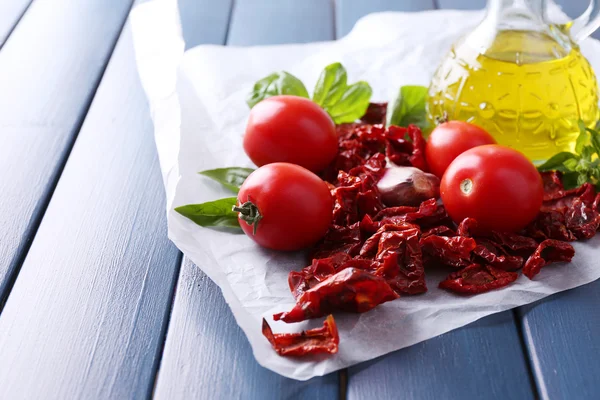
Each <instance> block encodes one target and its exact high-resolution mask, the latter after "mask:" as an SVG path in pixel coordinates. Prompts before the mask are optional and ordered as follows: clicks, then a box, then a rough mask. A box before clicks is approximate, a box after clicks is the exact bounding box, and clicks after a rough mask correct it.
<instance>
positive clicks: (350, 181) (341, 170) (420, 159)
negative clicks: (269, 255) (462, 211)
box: [274, 115, 600, 354]
mask: <svg viewBox="0 0 600 400" xmlns="http://www.w3.org/2000/svg"><path fill="white" fill-rule="evenodd" d="M369 119H370V121H368V122H374V120H375V121H376V120H377V119H378V116H377V115H375V116H373V115H371V116H369ZM337 129H338V133H339V153H338V155H337V157H336V159H335V161H334V162H333V164H332V165H331V166H330V168H329V169H328V170H327V171H326V172H325V174H324V178H325V179H326V180H327V181H328V182H329V183H330V185H331V193H332V195H333V197H334V199H335V208H334V211H333V212H334V218H333V225H332V226H331V228H330V229H329V232H328V233H327V235H326V236H325V238H324V239H323V240H322V241H321V242H320V243H319V244H318V245H317V246H316V247H315V248H314V249H313V251H312V254H311V260H312V262H311V263H310V265H309V266H307V267H305V268H303V269H302V270H301V271H293V272H291V273H290V275H289V285H290V289H291V291H292V293H293V295H294V297H295V298H296V306H295V307H294V308H293V309H292V310H290V311H288V312H285V313H280V314H277V315H275V316H274V318H275V319H276V320H283V321H285V322H298V321H303V320H306V319H310V318H315V317H320V316H325V315H328V314H330V313H333V312H338V311H348V312H365V311H368V310H370V309H372V308H373V307H375V306H377V305H378V304H381V303H384V302H386V301H390V300H394V299H397V298H399V297H401V296H409V295H417V294H421V293H425V292H426V291H427V286H426V284H425V274H426V271H427V270H428V269H429V268H438V269H439V268H440V267H442V268H446V269H447V270H448V276H447V277H446V279H444V280H443V281H442V282H440V283H439V287H440V288H443V289H445V290H449V291H451V292H455V293H459V294H463V295H472V294H478V293H483V292H487V291H490V290H493V289H498V288H501V287H504V286H507V285H510V284H511V283H512V282H514V281H515V280H516V279H517V277H518V276H519V273H520V272H519V271H521V272H522V273H523V274H524V275H525V276H527V277H528V278H529V279H533V277H534V276H535V275H536V274H537V273H538V272H539V271H540V270H541V268H542V267H544V266H545V265H547V264H549V263H552V262H556V261H570V260H571V258H572V257H573V255H574V249H573V247H572V246H571V245H570V244H569V243H568V242H569V241H574V240H578V239H588V238H591V237H592V236H594V235H595V234H596V231H597V230H598V226H599V224H600V214H599V213H598V207H599V204H600V195H596V191H595V189H594V187H593V186H592V185H590V184H584V185H583V186H581V187H579V188H577V189H573V190H564V188H563V186H562V183H561V176H560V174H559V173H555V172H553V173H544V174H543V180H544V190H545V196H544V203H543V206H542V208H541V210H540V213H539V216H538V217H537V218H536V219H535V220H534V221H533V222H532V223H531V224H530V225H529V226H527V227H526V228H525V229H524V230H523V231H522V232H519V233H518V234H516V233H506V232H490V233H487V234H483V235H476V234H473V232H476V229H475V228H476V226H477V221H476V220H474V219H470V218H468V219H465V220H464V221H462V222H460V223H459V224H458V225H457V224H456V223H454V222H453V221H452V220H451V219H450V218H449V217H448V215H447V213H446V211H445V209H444V206H443V204H441V202H440V201H439V199H430V200H427V201H424V202H423V203H422V204H421V205H420V206H419V207H408V206H402V207H391V208H385V207H384V205H383V204H382V202H381V200H380V195H379V192H378V190H377V186H376V183H377V181H378V179H379V178H380V177H381V174H382V173H383V169H384V168H385V165H386V162H388V161H386V159H387V160H389V162H393V163H395V164H397V165H412V166H415V167H417V168H420V169H422V170H425V171H427V164H426V161H425V157H424V149H425V140H424V139H423V137H422V135H421V131H420V130H419V128H417V127H415V126H409V127H408V128H399V127H393V126H392V127H389V128H385V127H384V125H382V124H372V123H367V122H361V123H355V124H344V125H340V126H338V128H337ZM310 332H312V331H308V332H307V333H308V334H309V335H310ZM316 332H317V336H318V339H315V338H314V337H312V338H308V337H306V336H300V337H298V336H296V338H295V340H297V341H298V342H297V344H298V345H300V347H296V350H297V349H299V348H302V349H303V350H302V352H301V353H302V354H304V353H306V350H310V351H308V352H319V351H325V352H333V351H331V348H332V341H335V342H336V343H337V331H336V330H335V325H334V323H333V320H329V319H328V320H327V321H326V323H325V325H324V327H323V328H320V329H319V330H317V331H316ZM307 333H303V335H306V334H307ZM313 334H314V332H313ZM323 334H325V336H323ZM307 340H308V342H307ZM307 343H309V344H310V345H309V346H308V347H304V346H305V345H306V344H307ZM311 346H312V347H311ZM320 346H325V347H323V348H321V347H320ZM280 347H281V348H283V347H285V346H280ZM309 348H310V349H309ZM335 350H336V351H337V344H336V345H335Z"/></svg>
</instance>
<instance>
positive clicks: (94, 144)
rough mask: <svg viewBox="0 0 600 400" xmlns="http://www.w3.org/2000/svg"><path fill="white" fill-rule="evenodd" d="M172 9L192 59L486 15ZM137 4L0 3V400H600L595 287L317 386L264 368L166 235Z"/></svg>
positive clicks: (193, 0) (280, 4)
mask: <svg viewBox="0 0 600 400" xmlns="http://www.w3.org/2000/svg"><path fill="white" fill-rule="evenodd" d="M179 3H180V8H181V14H182V23H183V32H184V36H185V39H186V44H187V46H188V47H192V46H195V45H199V44H205V43H213V44H225V45H261V44H272V43H292V42H310V41H320V40H333V39H336V38H339V37H341V36H343V35H344V34H346V33H348V31H349V30H350V29H351V28H352V26H353V24H354V23H355V22H356V21H357V20H358V19H359V18H360V17H361V16H363V15H365V14H368V13H371V12H376V11H384V10H395V11H421V10H429V9H434V8H462V9H467V8H483V7H484V1H483V0H336V1H332V0H235V1H234V0H180V1H179ZM562 3H563V5H564V6H565V7H567V11H568V12H569V13H570V14H571V13H572V14H573V15H574V14H576V13H577V12H581V11H582V10H583V9H584V8H585V5H584V4H583V3H585V1H584V0H582V1H568V0H565V1H563V2H562ZM132 5H133V4H132V1H131V0H85V1H83V0H1V1H0V311H1V314H0V399H79V398H85V399H108V398H110V399H140V398H146V397H151V396H155V397H156V398H159V399H196V398H198V399H282V398H293V399H321V398H322V399H338V398H340V399H343V398H350V399H388V398H390V399H391V398H407V399H468V398H486V399H530V398H543V399H598V398H600V380H599V379H598V378H599V377H600V358H599V356H600V282H595V283H592V284H590V285H587V286H584V287H581V288H579V289H576V290H571V291H568V292H565V293H562V294H559V295H556V296H553V297H551V298H550V299H547V300H545V301H541V302H538V303H535V304H533V305H530V306H527V307H522V308H520V309H517V310H515V311H514V312H512V311H511V312H503V313H500V314H496V315H492V316H490V317H488V318H485V319H482V320H480V321H478V322H476V323H474V324H471V325H469V326H466V327H464V328H462V329H458V330H456V331H453V332H450V333H447V334H445V335H442V336H439V337H437V338H434V339H432V340H429V341H426V342H424V343H420V344H417V345H415V346H412V347H410V348H407V349H404V350H401V351H397V352H395V353H392V354H389V355H387V356H384V357H381V358H379V359H376V360H374V361H371V362H367V363H364V364H361V365H358V366H355V367H352V368H349V369H348V370H343V371H340V372H339V373H333V374H330V375H328V376H325V377H322V378H315V379H312V380H310V381H308V382H297V381H293V380H290V379H286V378H282V377H280V376H279V375H276V374H275V373H272V372H270V371H268V370H266V369H264V368H262V367H260V366H259V365H258V364H257V363H256V361H255V360H254V358H253V356H252V352H251V349H250V346H249V344H248V342H247V340H246V338H245V337H244V335H243V334H242V332H241V330H240V329H239V328H238V326H237V325H236V323H235V321H234V319H233V316H232V315H231V312H230V311H229V309H228V307H227V305H226V304H225V302H224V300H223V298H222V296H221V293H220V292H219V290H218V288H217V287H216V286H215V285H214V284H213V283H212V282H211V281H210V280H209V279H208V278H207V277H206V276H205V275H204V274H203V273H202V272H201V271H200V270H199V269H198V268H197V267H196V266H194V265H193V264H192V263H191V262H190V261H189V260H187V259H186V258H185V257H182V255H181V254H180V253H179V252H178V251H177V249H176V248H175V247H174V246H173V245H172V244H171V243H170V242H169V240H168V239H167V234H166V220H165V199H164V189H163V187H162V180H161V176H160V171H159V166H158V159H157V155H156V150H155V145H154V142H153V136H152V123H151V121H150V117H149V111H148V106H147V102H146V100H145V97H144V94H143V91H142V89H141V86H140V83H139V80H138V77H137V72H136V67H135V62H134V57H133V49H132V41H131V33H130V28H129V25H128V23H127V16H128V13H129V11H130V9H131V7H132ZM257 329H258V327H257Z"/></svg>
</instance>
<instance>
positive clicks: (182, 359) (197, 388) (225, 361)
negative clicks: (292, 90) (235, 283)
mask: <svg viewBox="0 0 600 400" xmlns="http://www.w3.org/2000/svg"><path fill="white" fill-rule="evenodd" d="M251 6H252V7H251ZM308 6H310V7H308ZM253 7H256V8H253ZM253 10H254V11H253ZM256 10H260V11H261V12H258V11H256ZM264 10H268V12H263V11H264ZM182 12H183V11H182ZM309 17H310V21H312V22H311V24H310V26H303V27H296V28H291V29H290V26H291V25H296V24H298V21H302V20H303V18H309ZM298 25H302V24H298ZM184 32H185V29H184ZM333 33H334V32H333V12H332V8H331V3H330V2H328V1H321V0H319V1H307V2H305V1H287V0H286V1H277V2H272V1H269V0H264V1H263V2H258V1H256V0H252V1H245V0H239V1H235V6H234V9H233V14H232V16H231V27H230V31H229V34H228V37H229V42H228V43H229V44H244V45H255V44H273V43H283V42H307V41H312V40H330V39H333ZM188 34H192V35H197V34H198V33H194V32H192V31H189V32H188ZM191 40H192V41H193V40H194V39H193V38H192V39H191ZM187 41H188V38H187V37H186V42H187ZM256 329H257V330H258V329H260V327H259V326H257V327H256ZM338 390H339V384H338V375H337V374H330V375H328V376H326V377H323V378H314V379H311V380H310V381H308V382H298V381H294V380H291V379H287V378H284V377H282V376H280V375H277V374H275V373H274V372H271V371H269V370H267V369H265V368H263V367H261V366H260V365H259V364H258V363H257V362H256V360H255V359H254V356H253V355H252V349H251V348H250V344H249V343H248V341H247V339H246V337H245V336H244V334H243V332H242V331H241V329H240V328H239V327H238V326H237V323H236V322H235V320H234V318H233V315H232V314H231V311H230V310H229V308H228V306H227V304H226V303H225V300H224V299H223V296H222V294H221V291H220V290H219V288H218V287H217V286H216V285H215V284H214V283H213V282H212V281H210V279H208V278H207V277H206V276H205V275H204V274H203V273H202V272H201V271H200V269H199V268H198V267H197V266H195V265H193V264H192V263H191V262H190V261H189V260H187V259H185V261H184V263H183V265H182V271H181V274H180V278H179V282H178V284H177V291H176V295H175V302H174V304H173V310H172V313H171V320H170V324H169V329H168V331H167V338H166V342H165V350H164V354H163V357H162V362H161V366H160V369H159V373H158V378H157V383H156V389H155V392H154V395H155V398H156V399H168V400H171V399H194V398H197V399H213V398H214V399H257V400H258V399H261V400H262V399H335V398H337V397H338Z"/></svg>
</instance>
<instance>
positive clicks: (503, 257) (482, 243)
mask: <svg viewBox="0 0 600 400" xmlns="http://www.w3.org/2000/svg"><path fill="white" fill-rule="evenodd" d="M473 261H475V262H479V263H480V264H487V265H491V266H493V267H496V268H500V269H502V270H504V271H516V270H518V269H519V268H521V267H522V266H523V257H520V256H512V255H508V254H502V253H501V250H500V249H499V248H498V247H496V246H495V245H494V244H493V243H492V242H490V241H488V240H485V239H478V240H477V246H476V247H475V248H474V249H473Z"/></svg>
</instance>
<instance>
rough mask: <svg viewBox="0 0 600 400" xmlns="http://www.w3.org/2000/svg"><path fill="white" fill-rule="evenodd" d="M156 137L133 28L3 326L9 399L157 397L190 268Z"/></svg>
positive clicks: (1, 349)
mask: <svg viewBox="0 0 600 400" xmlns="http://www.w3.org/2000/svg"><path fill="white" fill-rule="evenodd" d="M103 2H104V3H103V5H100V4H98V8H99V9H98V10H97V11H99V10H100V9H104V8H107V7H108V6H107V5H105V0H103ZM210 3H212V1H208V0H207V1H204V4H205V5H206V4H210ZM61 12H62V11H61ZM228 12H229V11H228V10H225V12H224V13H218V12H216V13H206V15H207V18H208V17H209V18H220V20H221V23H222V24H224V25H226V23H227V17H228ZM197 22H198V23H199V24H201V23H202V22H204V21H203V20H202V19H199V20H198V21H197ZM215 35H216V36H208V37H205V38H204V40H206V41H210V42H218V41H223V40H224V36H223V35H220V34H219V33H218V31H215ZM193 39H194V40H196V42H198V41H199V40H198V38H193ZM152 131H153V129H152V123H151V121H150V117H149V111H148V106H147V102H146V99H145V95H144V93H143V91H142V88H141V86H140V84H139V82H138V76H137V71H136V66H135V61H134V55H133V48H132V43H131V38H130V32H129V30H128V28H127V29H126V30H125V33H124V34H123V35H122V36H121V39H120V41H119V44H118V46H117V48H116V50H115V53H114V55H113V57H112V59H111V61H110V64H109V66H108V68H107V70H106V74H105V76H104V78H103V80H102V83H101V85H100V87H99V89H98V92H97V94H96V97H95V99H94V102H93V104H92V106H91V108H90V112H89V114H88V115H87V117H86V120H85V123H84V125H83V127H82V129H81V132H80V134H79V137H78V138H77V143H76V144H75V146H74V148H73V151H72V153H71V155H70V157H69V160H68V163H67V165H66V167H65V169H64V172H63V174H62V176H61V179H60V181H59V183H58V185H57V187H56V190H55V192H54V196H53V197H52V201H51V202H50V204H49V206H48V209H47V212H46V214H45V215H44V220H43V222H42V224H41V225H40V228H39V230H38V233H37V235H36V237H35V240H34V242H33V244H32V246H31V249H30V251H29V253H28V255H27V258H26V260H25V262H24V264H23V267H22V270H21V273H20V275H19V278H18V279H17V281H16V283H15V285H14V289H13V291H12V293H11V295H10V297H9V299H8V301H7V303H6V307H5V309H4V312H3V314H2V316H1V318H0V360H2V361H1V363H2V364H1V367H0V382H2V384H1V385H0V398H2V399H15V398H56V399H77V398H85V399H106V398H114V399H140V398H147V397H149V395H150V394H151V391H152V388H153V385H154V379H155V376H156V371H157V368H158V364H159V360H160V355H161V352H162V344H163V342H164V336H165V333H166V327H167V322H168V315H169V311H170V306H171V304H172V296H173V291H174V287H175V282H176V279H177V274H178V271H179V267H180V264H181V257H180V255H179V252H178V251H177V250H176V248H175V247H174V246H173V245H172V244H171V243H170V242H169V240H168V239H167V232H166V230H167V228H166V219H165V205H164V188H163V183H162V179H161V174H160V171H159V166H158V159H157V155H156V149H155V144H154V141H153V137H152Z"/></svg>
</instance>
